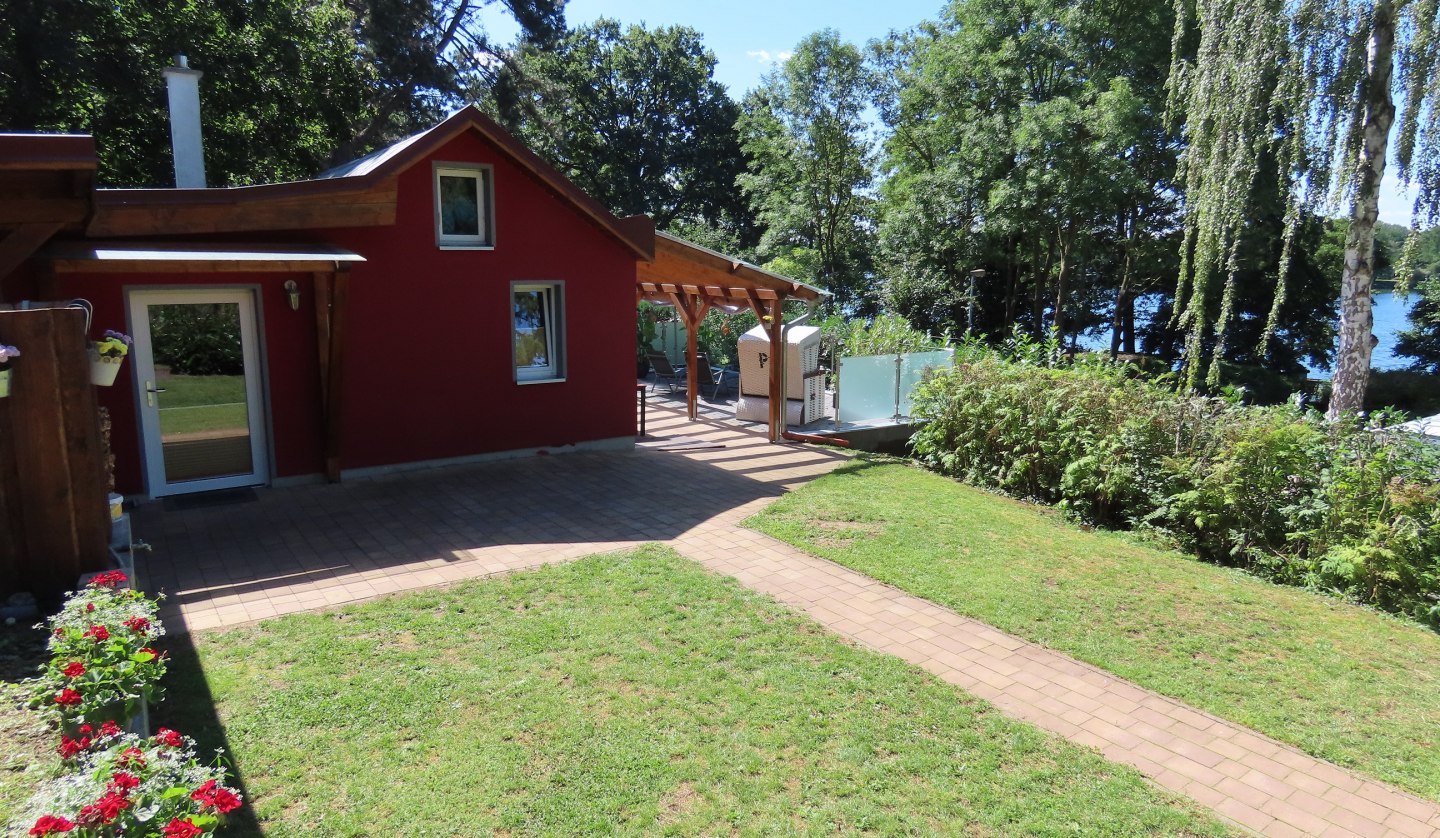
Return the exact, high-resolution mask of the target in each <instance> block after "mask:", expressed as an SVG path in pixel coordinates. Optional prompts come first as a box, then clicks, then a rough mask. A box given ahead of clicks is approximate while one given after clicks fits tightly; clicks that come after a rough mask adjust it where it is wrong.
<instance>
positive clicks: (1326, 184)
mask: <svg viewBox="0 0 1440 838" xmlns="http://www.w3.org/2000/svg"><path fill="white" fill-rule="evenodd" d="M1437 10H1440V0H1176V24H1175V31H1174V37H1173V44H1174V47H1173V59H1172V65H1171V72H1170V97H1169V102H1168V112H1169V114H1170V118H1171V119H1172V120H1173V121H1174V122H1175V123H1176V124H1177V125H1178V126H1179V127H1180V129H1181V130H1182V132H1183V136H1184V138H1185V140H1186V141H1187V144H1188V148H1187V150H1186V152H1185V154H1184V156H1183V157H1182V160H1181V167H1180V180H1181V183H1183V184H1184V187H1185V194H1186V202H1187V213H1186V220H1185V237H1184V244H1183V247H1182V251H1181V261H1182V265H1181V272H1180V279H1179V283H1178V286H1177V289H1176V308H1175V311H1176V313H1177V314H1176V318H1177V321H1178V324H1179V325H1180V326H1182V327H1183V328H1184V329H1185V330H1186V334H1187V337H1186V348H1185V360H1186V379H1187V382H1188V383H1189V384H1190V385H1191V386H1195V385H1197V384H1198V383H1199V382H1200V381H1201V380H1205V381H1207V382H1208V383H1211V384H1214V383H1217V382H1218V375H1219V370H1218V366H1217V365H1215V364H1214V363H1209V361H1208V359H1207V358H1205V357H1202V351H1201V349H1202V343H1204V342H1205V337H1206V335H1207V334H1212V335H1213V337H1214V341H1213V346H1214V349H1213V350H1212V353H1211V355H1212V357H1220V356H1222V355H1223V353H1224V350H1225V341H1226V329H1227V326H1228V325H1229V323H1230V320H1231V318H1232V314H1233V312H1234V301H1235V299H1236V296H1237V287H1236V286H1237V281H1236V280H1237V275H1238V273H1239V271H1238V252H1237V251H1238V247H1239V242H1240V239H1241V234H1242V232H1243V231H1244V229H1245V228H1246V226H1247V224H1248V204H1249V199H1250V196H1251V195H1252V194H1253V193H1254V189H1255V185H1256V180H1257V177H1258V176H1259V172H1260V170H1261V161H1262V160H1263V159H1264V157H1265V155H1267V154H1268V155H1273V156H1274V159H1275V160H1277V161H1279V167H1278V170H1279V177H1280V179H1281V184H1282V189H1283V191H1284V194H1285V195H1286V196H1287V207H1286V236H1285V239H1286V244H1285V255H1284V256H1283V257H1282V259H1281V265H1280V277H1279V283H1278V285H1277V291H1276V295H1275V300H1274V304H1273V306H1272V308H1271V314H1270V322H1269V325H1268V326H1267V328H1266V329H1265V330H1264V336H1263V337H1262V338H1261V346H1260V350H1259V353H1258V354H1261V355H1263V354H1264V347H1265V344H1266V343H1267V342H1268V340H1269V339H1270V338H1271V337H1272V336H1273V334H1274V331H1275V321H1276V318H1277V317H1278V313H1279V311H1280V309H1281V307H1282V306H1283V304H1284V301H1285V280H1286V276H1285V275H1286V273H1287V271H1288V267H1289V262H1290V254H1291V252H1292V250H1293V245H1294V241H1295V232H1296V230H1297V229H1298V226H1299V224H1300V221H1301V218H1302V210H1304V209H1307V208H1308V209H1312V210H1315V211H1322V212H1323V211H1333V210H1334V209H1335V208H1337V207H1340V206H1342V205H1344V204H1348V205H1349V216H1350V226H1349V232H1348V236H1347V239H1346V243H1345V262H1344V269H1343V273H1342V276H1341V290H1340V329H1339V347H1338V350H1337V352H1336V363H1335V375H1334V381H1333V384H1332V388H1333V389H1332V395H1331V398H1330V416H1331V417H1332V418H1333V417H1337V416H1339V415H1341V414H1343V413H1345V412H1347V411H1355V410H1358V409H1360V406H1361V405H1362V403H1363V401H1364V397H1365V387H1366V384H1367V382H1368V378H1369V371H1370V350H1371V329H1372V325H1373V321H1372V313H1371V310H1370V309H1371V300H1370V294H1371V287H1372V284H1373V282H1374V264H1373V263H1374V252H1375V223H1376V220H1377V217H1378V212H1379V209H1378V208H1379V196H1380V185H1381V183H1382V181H1383V180H1384V177H1385V166H1386V160H1387V156H1388V155H1389V154H1390V152H1391V149H1390V145H1389V141H1390V135H1391V129H1392V126H1395V123H1396V120H1397V108H1396V104H1395V99H1396V96H1397V95H1398V97H1399V99H1400V102H1401V106H1400V108H1399V112H1398V126H1397V127H1398V130H1397V131H1396V143H1395V148H1394V157H1395V160H1396V162H1397V164H1398V169H1399V171H1398V175H1399V178H1400V180H1401V182H1402V183H1407V184H1410V183H1413V184H1414V185H1415V186H1416V187H1417V198H1416V201H1415V206H1414V208H1413V216H1412V217H1413V219H1414V221H1415V222H1416V224H1417V225H1418V223H1419V222H1422V221H1424V222H1433V221H1434V220H1435V218H1436V217H1437V214H1440V213H1437V209H1440V165H1437V164H1440V131H1437V130H1436V127H1437V126H1436V124H1435V119H1436V112H1435V105H1436V104H1437V98H1440V73H1437V71H1440V43H1437V39H1436V35H1437ZM1400 274H1401V275H1402V276H1403V275H1407V274H1408V271H1404V270H1402V271H1400ZM1216 294H1219V296H1220V300H1221V304H1220V309H1219V315H1218V317H1217V318H1216V319H1215V320H1214V321H1213V322H1211V321H1210V319H1209V318H1208V317H1207V315H1206V308H1207V303H1208V302H1209V301H1210V300H1212V299H1213V298H1214V295H1216ZM1207 367H1208V372H1207Z"/></svg>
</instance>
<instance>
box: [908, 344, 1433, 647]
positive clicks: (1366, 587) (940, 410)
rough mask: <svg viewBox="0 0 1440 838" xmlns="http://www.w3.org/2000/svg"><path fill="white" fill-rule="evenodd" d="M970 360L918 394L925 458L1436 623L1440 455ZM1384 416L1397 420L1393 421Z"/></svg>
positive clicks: (1044, 370) (1144, 386) (1240, 408)
mask: <svg viewBox="0 0 1440 838" xmlns="http://www.w3.org/2000/svg"><path fill="white" fill-rule="evenodd" d="M1019 349H1020V351H1019V352H1016V353H1014V357H1017V358H1019V359H1021V360H1019V361H1016V360H1011V359H1009V358H1005V357H1002V356H1000V355H999V354H998V353H993V352H992V353H987V352H980V351H967V352H965V353H957V354H960V355H962V356H963V357H961V358H960V360H958V361H957V363H956V365H955V367H954V368H951V369H943V370H940V371H937V372H936V373H935V374H933V375H932V376H931V377H930V378H929V379H928V380H927V381H926V382H925V383H924V384H922V385H921V386H920V387H919V388H918V389H917V392H916V395H915V404H916V408H915V412H916V415H917V416H918V417H919V418H921V419H922V420H924V421H925V425H924V426H923V427H922V429H921V430H920V431H919V432H917V433H916V435H915V437H914V439H913V444H914V450H915V455H916V457H917V458H919V459H920V460H921V461H922V462H924V463H926V464H927V465H929V466H930V467H932V468H935V469H937V470H939V471H941V472H943V473H946V474H949V475H952V476H955V477H958V478H960V479H962V480H965V481H967V482H970V483H974V484H977V485H981V486H986V487H990V488H994V489H998V490H1000V491H1003V492H1006V493H1008V494H1012V495H1016V496H1019V497H1026V498H1032V499H1035V500H1040V501H1043V502H1046V503H1052V504H1056V505H1058V506H1060V507H1061V508H1062V509H1064V510H1066V511H1067V512H1068V513H1069V514H1071V515H1073V516H1075V517H1077V518H1078V519H1080V520H1083V521H1086V522H1089V523H1093V524H1098V525H1103V526H1111V527H1123V528H1133V527H1147V528H1158V529H1161V530H1163V531H1165V532H1168V533H1169V534H1170V535H1171V536H1172V537H1173V538H1174V539H1175V540H1177V541H1178V542H1179V543H1180V544H1181V545H1183V546H1184V547H1185V548H1187V549H1189V550H1191V551H1193V552H1194V553H1196V554H1197V555H1199V556H1201V557H1202V558H1205V559H1208V560H1211V561H1219V562H1224V563H1227V564H1233V565H1238V566H1243V567H1247V568H1249V569H1251V570H1254V571H1256V572H1258V573H1261V574H1263V575H1266V576H1268V577H1270V578H1272V579H1275V580H1278V581H1283V582H1288V583H1291V584H1304V585H1310V586H1312V587H1317V588H1325V589H1331V590H1335V591H1339V592H1342V593H1344V594H1346V595H1348V596H1351V597H1353V598H1355V599H1357V600H1360V601H1363V602H1367V603H1372V604H1375V605H1378V606H1381V607H1384V608H1388V609H1391V610H1394V611H1399V612H1403V613H1407V614H1410V615H1412V616H1415V617H1417V618H1420V619H1423V620H1426V621H1429V622H1431V623H1432V624H1435V625H1437V626H1440V487H1437V485H1436V482H1435V481H1436V476H1437V475H1440V449H1437V448H1436V447H1434V446H1427V445H1425V444H1424V443H1419V442H1416V441H1413V440H1410V439H1408V438H1389V437H1387V436H1384V435H1379V434H1376V433H1373V432H1372V431H1371V430H1369V429H1368V428H1367V427H1365V426H1363V425H1362V424H1361V423H1360V422H1359V421H1350V422H1341V423H1327V422H1325V421H1324V420H1323V418H1322V417H1321V416H1320V415H1319V414H1318V413H1315V412H1313V411H1312V412H1304V411H1301V410H1298V409H1296V408H1294V407H1291V406H1288V405H1286V406H1277V407H1248V406H1244V405H1242V404H1240V403H1239V401H1238V399H1229V400H1226V399H1215V398H1204V397H1199V396H1188V395H1182V394H1178V393H1176V392H1174V391H1173V390H1171V389H1168V388H1166V387H1162V386H1157V385H1156V384H1153V383H1150V382H1146V381H1141V380H1137V379H1134V378H1131V377H1129V375H1128V373H1127V371H1126V370H1125V369H1124V368H1123V367H1118V366H1115V365H1111V364H1106V363H1100V362H1088V363H1077V364H1076V365H1074V366H1071V367H1068V368H1058V367H1054V366H1050V365H1048V364H1049V363H1050V361H1051V359H1052V356H1051V355H1050V354H1049V353H1047V352H1046V351H1045V349H1044V347H1043V345H1037V346H1025V347H1019ZM1385 421H1388V418H1386V419H1385Z"/></svg>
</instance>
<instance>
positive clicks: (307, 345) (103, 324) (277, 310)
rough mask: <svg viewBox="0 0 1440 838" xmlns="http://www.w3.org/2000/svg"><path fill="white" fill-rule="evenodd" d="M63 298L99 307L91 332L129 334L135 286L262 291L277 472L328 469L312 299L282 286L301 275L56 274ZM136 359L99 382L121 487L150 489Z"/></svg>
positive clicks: (94, 334)
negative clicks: (296, 303) (129, 295)
mask: <svg viewBox="0 0 1440 838" xmlns="http://www.w3.org/2000/svg"><path fill="white" fill-rule="evenodd" d="M57 279H58V280H59V282H58V285H59V288H60V291H61V292H62V297H64V298H65V299H71V298H75V297H83V298H85V299H87V300H89V301H90V302H91V303H92V304H93V305H94V307H95V318H94V321H93V323H92V325H91V329H90V335H91V337H97V336H99V335H101V334H104V332H105V330H106V329H115V330H116V331H121V332H125V333H127V334H130V333H132V332H133V331H134V329H133V326H132V324H131V323H130V320H129V311H128V310H127V306H126V302H125V291H126V290H127V289H131V288H157V289H158V288H214V287H230V288H236V287H245V288H256V289H258V294H257V298H258V300H259V304H258V307H257V309H256V312H257V316H258V318H259V320H260V327H261V330H262V332H263V333H264V345H263V347H262V350H263V353H264V354H263V363H264V366H265V370H264V378H265V382H264V383H265V385H266V390H267V391H268V396H269V406H270V432H269V436H270V444H271V447H272V449H273V451H274V467H275V476H278V477H286V476H294V475H302V474H313V473H315V472H317V471H321V470H323V467H324V465H323V460H322V458H321V456H320V441H321V436H320V433H321V428H320V420H321V417H320V401H319V394H320V368H319V362H318V360H317V354H318V352H317V350H316V341H315V310H314V307H313V302H314V296H313V295H311V294H306V295H303V296H302V297H301V300H302V304H301V306H300V310H299V311H291V310H290V303H289V300H288V298H287V297H286V295H285V290H284V288H282V287H281V286H282V285H283V284H284V282H285V280H287V279H294V280H296V281H297V282H299V283H301V287H307V286H308V283H309V281H310V280H309V277H308V276H305V275H303V274H241V273H227V274H201V275H186V274H93V275H89V274H62V275H60V276H58V277H57ZM135 376H136V369H135V364H134V362H133V360H127V361H126V362H125V366H124V367H123V368H122V369H121V371H120V377H119V378H117V379H116V380H115V385H114V386H113V387H97V388H95V390H96V395H97V396H98V398H99V402H100V406H101V407H105V408H109V410H110V422H111V430H110V447H111V450H112V451H113V452H114V454H115V484H116V488H117V489H119V491H121V492H122V493H127V494H130V493H137V492H140V491H142V490H143V489H144V485H145V477H144V474H145V471H144V463H143V462H142V461H141V453H140V426H139V421H140V417H139V410H138V406H137V405H136V393H137V389H138V388H137V387H136V384H137V381H136V378H135Z"/></svg>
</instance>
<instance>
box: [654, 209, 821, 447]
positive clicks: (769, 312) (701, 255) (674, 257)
mask: <svg viewBox="0 0 1440 838" xmlns="http://www.w3.org/2000/svg"><path fill="white" fill-rule="evenodd" d="M828 296H830V295H829V292H827V291H824V290H822V289H820V288H816V287H815V286H813V285H806V284H805V283H803V282H800V281H798V280H794V279H791V278H789V277H787V276H781V275H780V274H777V273H771V272H770V271H767V270H765V269H763V268H759V267H756V266H755V265H752V264H750V263H749V262H745V261H742V260H739V259H735V258H732V257H730V256H726V255H725V254H723V253H717V252H716V251H714V250H711V249H709V248H707V247H701V246H700V245H698V244H695V243H693V242H688V241H685V240H684V239H681V238H676V237H675V236H672V235H669V234H667V233H661V232H657V233H656V234H655V258H654V260H652V261H650V262H641V263H639V265H638V266H637V268H636V282H635V297H636V301H637V302H638V301H640V300H651V301H655V302H662V303H666V304H669V305H674V306H675V308H676V310H677V311H679V312H680V318H681V320H682V321H683V322H684V323H685V366H686V372H687V374H688V375H687V379H688V384H687V386H686V389H685V401H686V405H687V409H688V413H689V417H690V419H691V420H692V421H693V420H694V419H695V418H696V417H697V416H698V411H697V407H696V403H695V394H696V392H697V391H698V389H699V382H698V380H697V375H696V369H695V355H696V352H697V349H698V347H697V343H696V332H697V331H698V326H699V324H700V321H701V320H703V319H704V318H705V315H706V313H707V312H709V311H710V309H711V308H718V307H723V308H726V309H730V310H732V311H733V310H737V309H740V308H747V307H748V308H750V309H751V310H752V311H754V312H755V316H757V317H759V318H760V323H761V325H763V326H764V327H765V334H766V336H767V337H769V339H770V357H771V358H775V359H779V363H773V364H771V365H770V380H769V381H768V382H767V383H768V387H767V390H768V392H769V414H770V441H771V442H778V441H779V439H780V434H781V433H783V431H784V423H785V397H784V392H785V387H784V370H783V369H782V365H783V364H784V358H785V357H786V353H785V352H783V351H782V344H783V341H784V326H785V308H784V307H785V303H786V302H787V301H788V300H801V301H804V302H808V303H811V304H815V303H818V302H819V301H820V300H821V299H823V298H825V297H828Z"/></svg>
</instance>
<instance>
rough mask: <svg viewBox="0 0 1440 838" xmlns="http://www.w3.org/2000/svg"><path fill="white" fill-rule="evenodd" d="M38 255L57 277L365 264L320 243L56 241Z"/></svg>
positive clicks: (262, 270)
mask: <svg viewBox="0 0 1440 838" xmlns="http://www.w3.org/2000/svg"><path fill="white" fill-rule="evenodd" d="M40 256H41V258H42V259H44V260H47V261H49V262H50V264H51V266H52V267H53V268H54V270H55V271H56V272H57V273H133V272H135V271H147V272H151V273H235V272H246V273H276V272H286V273H288V272H313V271H334V270H339V269H340V268H342V267H343V266H346V265H348V264H352V263H355V262H364V261H365V257H363V256H361V255H360V254H358V253H354V252H352V251H349V250H344V249H342V248H338V247H332V246H330V245H323V244H291V245H255V244H249V243H245V244H169V243H166V244H156V243H153V242H145V243H133V242H122V243H107V242H89V241H86V242H56V243H54V244H52V245H51V246H50V247H48V248H46V249H45V250H43V251H42V252H41V254H40Z"/></svg>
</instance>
